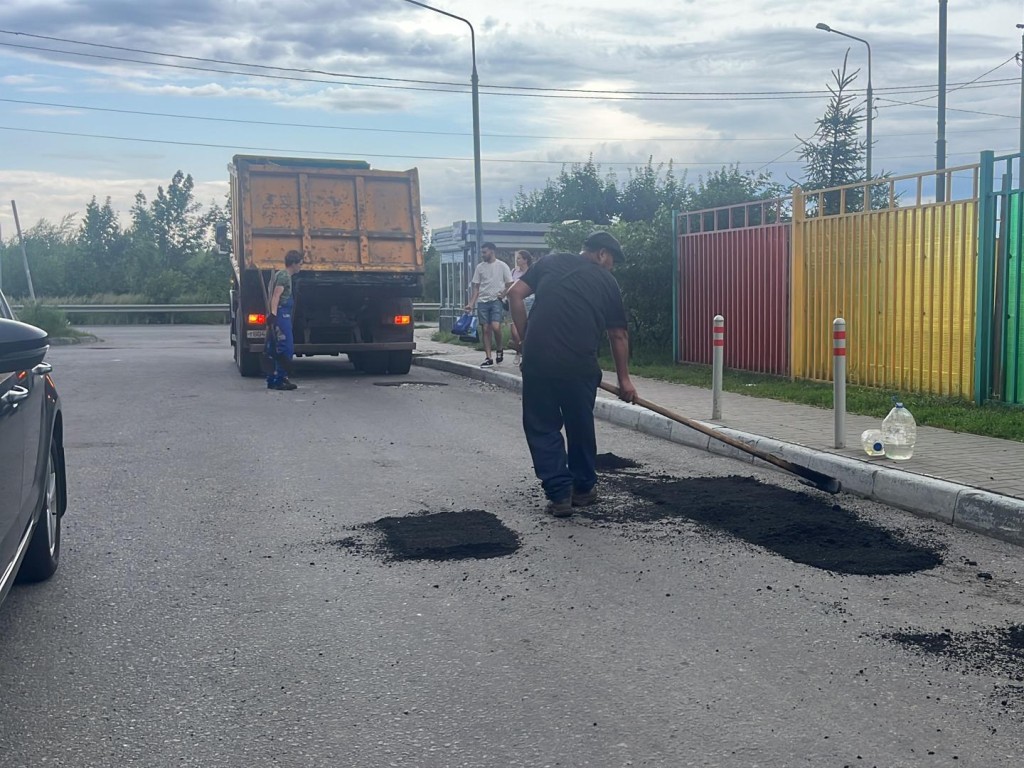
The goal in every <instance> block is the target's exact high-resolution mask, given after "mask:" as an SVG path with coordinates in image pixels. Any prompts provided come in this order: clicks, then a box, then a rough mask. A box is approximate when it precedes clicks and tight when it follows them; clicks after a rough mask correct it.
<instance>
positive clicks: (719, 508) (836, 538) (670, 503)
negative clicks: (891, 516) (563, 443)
mask: <svg viewBox="0 0 1024 768" xmlns="http://www.w3.org/2000/svg"><path fill="white" fill-rule="evenodd" d="M599 466H600V467H603V468H604V469H603V471H602V472H601V474H602V482H601V485H600V491H601V494H602V499H601V503H599V504H598V505H596V506H594V507H587V508H583V509H581V510H578V514H579V515H580V516H581V517H584V518H586V519H589V520H591V521H594V522H602V523H609V522H611V523H622V524H629V523H645V524H650V523H657V522H661V521H666V522H671V521H691V522H694V523H697V524H699V525H702V526H704V527H706V528H711V529H714V530H717V531H721V532H723V533H726V534H729V535H731V536H734V537H736V538H738V539H741V540H743V541H746V542H749V543H750V544H754V545H756V546H759V547H763V548H764V549H767V550H769V551H771V552H774V553H776V554H778V555H780V556H782V557H785V558H786V559H788V560H791V561H793V562H795V563H802V564H804V565H809V566H812V567H814V568H820V569H822V570H826V571H832V572H834V573H841V574H851V575H864V576H882V575H896V574H906V573H916V572H918V571H925V570H928V569H930V568H934V567H936V566H938V565H940V564H941V563H942V554H941V552H940V551H939V550H938V549H936V548H933V547H930V546H928V545H926V544H921V543H918V542H913V541H909V540H907V539H905V538H903V537H901V536H899V535H897V534H895V533H893V532H892V531H889V530H887V529H885V528H881V527H879V526H877V525H873V524H872V523H870V522H868V521H865V520H863V519H861V518H860V517H858V516H857V515H856V514H854V513H853V512H851V511H849V510H846V509H843V508H842V507H841V506H840V505H838V504H835V503H833V501H832V497H824V496H821V497H819V496H814V495H811V494H808V493H803V492H799V491H791V490H787V489H785V488H779V487H778V486H775V485H770V484H768V483H762V482H761V481H760V480H757V479H756V478H753V477H744V476H740V475H732V476H727V477H674V476H671V475H659V474H646V473H643V472H642V471H638V470H641V469H642V468H641V467H640V465H638V464H637V463H636V462H635V461H631V460H629V459H623V458H621V457H618V456H615V454H602V455H601V457H600V463H599Z"/></svg>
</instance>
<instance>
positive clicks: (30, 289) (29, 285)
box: [11, 200, 36, 301]
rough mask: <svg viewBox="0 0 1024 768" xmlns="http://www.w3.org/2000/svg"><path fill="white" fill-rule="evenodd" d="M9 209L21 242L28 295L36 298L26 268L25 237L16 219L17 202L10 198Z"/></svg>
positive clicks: (30, 274)
mask: <svg viewBox="0 0 1024 768" xmlns="http://www.w3.org/2000/svg"><path fill="white" fill-rule="evenodd" d="M11 210H12V211H14V228H15V229H16V230H17V231H18V240H19V242H20V243H21V261H22V263H23V264H24V265H25V279H26V280H27V281H28V297H29V298H30V299H32V301H35V300H36V291H35V288H33V287H32V271H31V270H30V269H29V268H28V251H26V250H25V237H24V235H22V234H21V221H19V220H18V204H17V203H15V202H14V201H13V200H11Z"/></svg>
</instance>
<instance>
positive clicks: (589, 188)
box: [498, 157, 619, 224]
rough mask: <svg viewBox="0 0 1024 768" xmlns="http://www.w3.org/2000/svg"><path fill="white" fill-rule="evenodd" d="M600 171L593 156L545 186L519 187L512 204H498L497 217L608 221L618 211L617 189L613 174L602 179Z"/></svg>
mask: <svg viewBox="0 0 1024 768" xmlns="http://www.w3.org/2000/svg"><path fill="white" fill-rule="evenodd" d="M600 172H601V169H600V167H599V166H598V165H597V164H596V163H594V160H593V157H591V158H590V159H589V160H588V161H587V162H585V163H574V164H573V165H571V166H569V167H568V168H565V167H563V168H562V171H561V173H559V174H558V177H557V178H555V179H548V180H547V183H546V184H545V185H544V188H543V189H541V190H534V191H532V192H524V191H523V190H519V192H518V193H516V196H515V197H514V198H513V200H512V203H511V204H510V205H508V206H506V205H505V204H504V203H502V204H501V205H499V206H498V218H499V219H500V220H501V221H532V222H540V223H545V224H549V223H552V222H556V221H573V220H581V221H583V220H585V221H593V222H597V223H598V224H608V223H609V222H610V221H612V219H613V217H615V216H616V214H617V213H618V208H619V202H618V189H617V187H616V185H615V178H614V176H607V177H605V178H604V179H602V178H601V176H600Z"/></svg>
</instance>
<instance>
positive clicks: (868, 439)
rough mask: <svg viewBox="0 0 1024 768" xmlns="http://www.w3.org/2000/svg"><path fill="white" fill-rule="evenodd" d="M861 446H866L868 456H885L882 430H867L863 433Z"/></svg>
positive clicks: (865, 451) (865, 450)
mask: <svg viewBox="0 0 1024 768" xmlns="http://www.w3.org/2000/svg"><path fill="white" fill-rule="evenodd" d="M860 444H861V445H863V446H864V453H866V454H867V455H868V456H885V446H884V445H883V443H882V430H880V429H866V430H864V431H863V432H861V435H860Z"/></svg>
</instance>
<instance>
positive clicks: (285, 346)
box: [266, 296, 295, 387]
mask: <svg viewBox="0 0 1024 768" xmlns="http://www.w3.org/2000/svg"><path fill="white" fill-rule="evenodd" d="M293 306H294V302H293V300H292V298H291V297H290V296H289V297H288V298H287V299H281V300H280V301H279V302H278V304H277V323H275V324H274V327H273V328H268V329H267V341H266V349H267V353H268V354H269V355H270V357H272V358H273V360H274V372H273V373H269V374H267V386H268V387H276V386H278V385H280V384H282V383H284V380H285V379H286V378H287V376H288V369H289V368H290V367H291V362H292V356H293V355H294V354H295V341H294V340H293V339H292V307H293Z"/></svg>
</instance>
